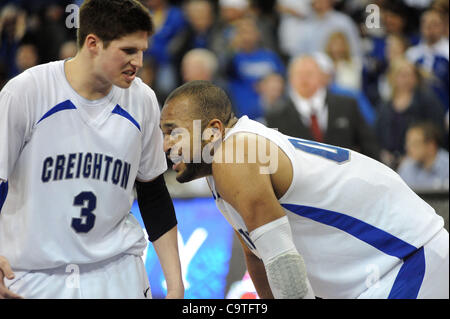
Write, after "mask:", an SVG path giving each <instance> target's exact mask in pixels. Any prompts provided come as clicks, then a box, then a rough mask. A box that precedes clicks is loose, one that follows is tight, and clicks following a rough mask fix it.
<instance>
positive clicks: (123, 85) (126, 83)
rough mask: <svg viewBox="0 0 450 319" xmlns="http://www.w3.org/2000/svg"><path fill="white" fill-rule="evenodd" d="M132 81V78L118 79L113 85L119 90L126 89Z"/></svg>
mask: <svg viewBox="0 0 450 319" xmlns="http://www.w3.org/2000/svg"><path fill="white" fill-rule="evenodd" d="M133 81H134V77H133V78H132V79H131V78H120V79H119V80H118V81H116V83H114V84H115V85H116V86H118V87H120V88H121V89H128V88H129V87H130V86H131V84H132V83H133Z"/></svg>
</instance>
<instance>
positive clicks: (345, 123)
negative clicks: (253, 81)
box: [266, 55, 379, 159]
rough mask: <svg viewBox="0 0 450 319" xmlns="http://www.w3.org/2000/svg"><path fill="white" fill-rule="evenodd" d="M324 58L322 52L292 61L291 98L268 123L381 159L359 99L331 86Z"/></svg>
mask: <svg viewBox="0 0 450 319" xmlns="http://www.w3.org/2000/svg"><path fill="white" fill-rule="evenodd" d="M319 56H320V55H319ZM324 61H326V60H324V59H320V58H318V55H315V56H314V55H309V56H299V57H297V58H295V59H294V60H293V61H292V62H291V64H290V66H289V70H288V72H289V75H288V81H289V85H290V89H289V94H288V100H287V101H286V102H285V103H284V105H281V106H280V107H279V108H277V109H275V110H274V111H273V112H270V113H268V114H267V115H266V120H267V126H269V127H273V128H278V129H279V130H280V132H281V133H283V134H286V135H289V136H294V137H299V138H304V139H309V140H315V141H317V142H324V143H327V144H332V145H336V146H341V147H346V148H349V149H352V150H357V151H359V152H361V153H363V154H365V155H367V156H369V157H372V158H375V159H378V157H379V146H378V143H377V141H376V137H375V135H374V134H373V132H372V130H371V128H370V126H368V124H367V123H366V121H365V120H364V118H363V117H362V115H361V113H360V111H359V108H358V103H357V101H356V100H355V99H353V98H351V97H348V96H345V95H339V94H334V93H332V92H330V90H328V89H327V85H328V83H329V70H328V69H327V68H326V67H325V63H324Z"/></svg>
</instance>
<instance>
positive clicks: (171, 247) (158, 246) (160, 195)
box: [136, 175, 184, 299]
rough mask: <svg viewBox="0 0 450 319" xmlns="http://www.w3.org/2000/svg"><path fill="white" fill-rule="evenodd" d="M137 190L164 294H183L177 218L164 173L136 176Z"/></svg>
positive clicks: (180, 295) (181, 296)
mask: <svg viewBox="0 0 450 319" xmlns="http://www.w3.org/2000/svg"><path fill="white" fill-rule="evenodd" d="M136 191H137V197H138V204H139V209H140V210H141V215H142V220H143V221H144V224H145V227H146V229H147V233H148V239H149V240H150V241H151V242H152V243H153V247H154V248H155V251H156V254H157V255H158V258H159V261H160V264H161V267H162V270H163V273H164V277H165V278H166V282H167V296H166V298H167V299H178V298H183V297H184V286H183V277H182V274H181V263H180V255H179V251H178V232H177V219H176V215H175V209H174V207H173V203H172V199H171V197H170V194H169V191H168V190H167V186H166V183H165V180H164V176H163V175H160V176H158V177H157V178H155V179H153V180H150V181H145V182H144V181H139V180H136Z"/></svg>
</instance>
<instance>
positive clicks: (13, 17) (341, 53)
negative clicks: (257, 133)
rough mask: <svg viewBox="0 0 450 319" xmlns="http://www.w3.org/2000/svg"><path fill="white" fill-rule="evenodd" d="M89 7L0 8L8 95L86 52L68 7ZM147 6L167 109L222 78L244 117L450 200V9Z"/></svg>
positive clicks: (150, 54)
mask: <svg viewBox="0 0 450 319" xmlns="http://www.w3.org/2000/svg"><path fill="white" fill-rule="evenodd" d="M105 1H107V0H105ZM81 3H82V1H81V0H80V1H70V0H58V1H56V0H0V88H1V87H3V85H4V84H5V83H6V82H7V81H8V80H9V79H11V78H12V77H14V76H16V75H17V74H19V73H20V72H22V71H24V70H26V69H27V68H30V67H33V66H34V65H36V64H41V63H47V62H50V61H54V60H59V59H67V58H70V57H73V56H74V55H75V54H76V52H77V46H76V41H75V40H76V28H75V27H73V10H71V9H70V8H72V9H73V7H74V6H70V5H71V4H75V5H77V6H80V5H81ZM142 3H143V4H144V5H145V6H146V7H148V9H149V10H150V12H151V13H152V15H153V19H154V24H155V28H156V32H155V34H154V36H153V37H152V38H151V39H150V47H149V49H148V50H147V51H146V52H145V55H144V66H143V68H142V69H141V71H140V73H139V76H140V77H141V78H142V80H143V81H144V82H146V83H147V84H148V85H149V86H150V87H152V88H153V89H154V90H155V92H156V93H157V96H158V100H159V102H160V104H161V105H160V106H162V104H163V103H164V99H165V98H166V97H167V95H168V94H169V93H170V91H171V90H173V89H174V88H176V87H177V86H179V85H181V84H182V83H184V82H187V81H192V80H209V81H213V82H214V83H216V84H217V85H219V86H221V87H222V88H223V89H224V90H225V91H226V92H227V93H228V94H229V96H230V97H231V99H232V102H233V107H234V111H235V114H236V115H237V116H242V115H247V116H248V117H249V118H252V119H255V120H257V121H260V122H262V123H264V124H266V125H268V126H269V127H272V128H277V129H278V130H279V131H281V132H283V133H285V134H288V135H290V136H295V137H299V138H306V139H311V140H316V141H318V142H325V143H328V144H332V145H337V146H342V147H347V148H351V149H354V150H357V151H359V152H361V153H363V154H365V155H367V156H370V157H372V158H375V159H377V160H380V161H382V162H383V163H385V164H386V165H388V166H390V167H391V168H392V169H394V170H396V171H398V172H399V174H400V175H401V176H402V177H403V178H404V180H405V181H406V182H407V183H408V184H409V185H410V186H411V187H412V188H413V189H415V190H418V191H439V190H444V191H448V188H449V153H448V145H449V144H448V129H449V112H448V109H449V87H448V86H449V38H448V37H449V20H448V5H449V1H448V0H391V1H387V0H385V1H383V0H372V1H365V0H345V1H342V0H341V1H338V0H268V1H256V0H254V1H251V0H217V1H209V0H184V1H183V0H178V1H175V0H174V1H169V0H142ZM71 14H72V16H71ZM71 21H72V23H70V22H71ZM24 89H26V88H24ZM447 200H448V198H447Z"/></svg>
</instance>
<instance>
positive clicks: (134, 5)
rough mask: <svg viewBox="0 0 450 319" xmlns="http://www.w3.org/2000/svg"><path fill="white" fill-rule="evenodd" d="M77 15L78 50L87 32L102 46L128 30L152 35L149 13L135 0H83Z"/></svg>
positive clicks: (128, 32)
mask: <svg viewBox="0 0 450 319" xmlns="http://www.w3.org/2000/svg"><path fill="white" fill-rule="evenodd" d="M79 18H80V27H79V28H78V31H77V44H78V48H79V49H81V48H82V47H83V44H84V41H85V40H86V37H87V35H88V34H90V33H93V34H95V35H96V36H98V37H99V38H100V39H101V40H102V41H103V42H104V46H105V48H106V47H108V45H109V44H110V42H111V41H113V40H116V39H119V38H121V37H123V36H125V35H128V34H130V33H134V32H137V31H146V32H148V33H149V35H152V34H153V31H154V29H153V21H152V18H151V16H150V12H149V11H148V9H147V8H145V7H144V6H143V5H142V4H141V3H140V2H139V1H137V0H85V1H84V2H83V4H82V5H81V7H80V12H79Z"/></svg>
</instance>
